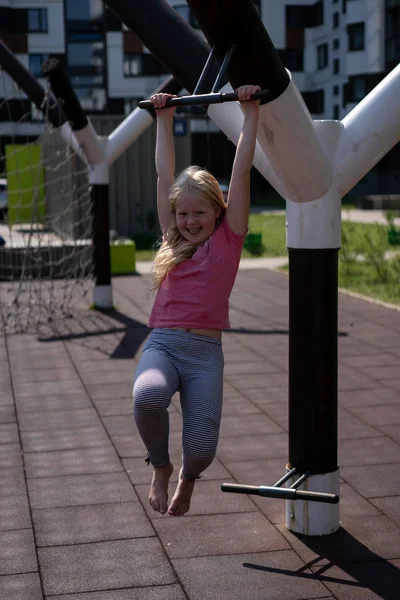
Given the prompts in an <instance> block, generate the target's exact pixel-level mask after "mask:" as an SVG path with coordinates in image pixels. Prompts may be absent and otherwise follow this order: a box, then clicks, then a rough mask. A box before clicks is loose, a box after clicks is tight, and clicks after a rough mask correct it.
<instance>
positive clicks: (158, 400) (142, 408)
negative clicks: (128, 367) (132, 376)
mask: <svg viewBox="0 0 400 600" xmlns="http://www.w3.org/2000/svg"><path fill="white" fill-rule="evenodd" d="M169 403H170V398H169V395H168V393H167V391H166V390H165V389H162V388H158V387H150V386H146V385H140V383H139V384H137V385H136V384H135V386H134V388H133V406H134V411H135V413H137V412H140V413H155V412H158V411H164V410H165V409H166V408H168V406H169Z"/></svg>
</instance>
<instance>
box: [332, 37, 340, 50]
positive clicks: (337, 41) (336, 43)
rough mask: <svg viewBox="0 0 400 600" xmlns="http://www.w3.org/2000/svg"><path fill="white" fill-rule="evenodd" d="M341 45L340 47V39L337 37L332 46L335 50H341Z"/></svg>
mask: <svg viewBox="0 0 400 600" xmlns="http://www.w3.org/2000/svg"><path fill="white" fill-rule="evenodd" d="M339 47H340V39H339V38H335V39H334V40H333V42H332V48H333V50H339Z"/></svg>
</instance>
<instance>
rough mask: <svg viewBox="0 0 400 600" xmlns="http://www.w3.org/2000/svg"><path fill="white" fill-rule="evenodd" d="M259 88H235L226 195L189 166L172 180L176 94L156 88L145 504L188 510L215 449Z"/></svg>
mask: <svg viewBox="0 0 400 600" xmlns="http://www.w3.org/2000/svg"><path fill="white" fill-rule="evenodd" d="M259 89H260V88H259V86H253V85H246V86H242V87H240V88H238V90H237V94H238V98H239V101H240V104H241V107H242V110H243V112H244V122H243V128H242V131H241V134H240V138H239V142H238V145H237V149H236V155H235V160H234V164H233V169H232V176H231V181H230V186H229V192H228V198H227V202H226V203H225V202H224V199H223V195H222V192H221V189H220V187H219V185H218V182H217V181H216V179H215V178H214V177H213V176H212V175H211V173H209V172H208V171H206V170H204V169H200V168H198V167H193V166H192V167H189V168H187V169H186V170H185V171H183V173H181V174H180V175H179V176H178V178H177V179H176V181H175V153H174V147H173V129H172V125H173V114H174V111H175V107H165V102H166V100H167V99H168V98H170V97H172V96H171V95H169V94H155V95H154V96H152V98H151V101H152V103H153V106H154V108H155V110H156V114H157V139H156V169H157V174H158V182H157V206H158V216H159V220H160V227H161V230H162V233H163V243H162V246H161V248H160V249H159V250H158V252H157V254H156V256H155V260H154V272H153V288H154V289H156V290H157V295H156V298H155V302H154V305H153V309H152V312H151V315H150V320H149V327H152V328H153V331H152V332H151V334H150V336H149V337H148V339H147V341H146V343H145V346H144V348H143V352H142V356H141V359H140V362H139V365H138V368H137V371H136V375H135V381H134V386H133V399H134V416H135V421H136V425H137V428H138V430H139V433H140V435H141V437H142V440H143V442H144V444H145V446H146V448H147V451H148V458H147V461H148V462H151V464H152V465H153V469H154V471H153V478H152V482H151V485H150V492H149V502H150V505H151V506H152V507H153V509H154V510H156V511H158V512H160V513H162V514H164V513H166V512H167V510H168V514H170V515H174V516H181V515H184V514H185V513H186V512H187V511H188V510H189V506H190V499H191V496H192V493H193V488H194V484H195V481H196V479H198V478H199V477H200V473H202V471H204V470H205V469H206V468H207V467H208V466H209V465H210V464H211V462H212V461H213V459H214V457H215V453H216V448H217V443H218V436H219V428H220V421H221V409H222V381H223V366H224V358H223V353H222V344H221V332H222V329H226V328H229V327H230V325H229V318H228V301H229V296H230V294H231V291H232V287H233V284H234V281H235V277H236V273H237V271H238V267H239V261H240V255H241V251H242V247H243V243H244V239H245V237H246V232H247V223H248V216H249V208H250V169H251V166H252V162H253V155H254V150H255V141H256V131H257V123H258V114H259V100H252V99H251V97H252V94H253V93H255V92H256V91H257V90H259ZM177 390H179V391H180V400H181V406H182V417H183V434H182V468H181V470H180V474H179V481H178V485H177V488H176V491H175V494H174V496H173V498H172V501H171V504H170V505H169V507H168V482H169V479H170V477H171V474H172V471H173V465H172V463H171V461H170V457H169V451H168V438H169V417H168V407H169V404H170V401H171V398H172V396H173V395H174V394H175V392H176V391H177Z"/></svg>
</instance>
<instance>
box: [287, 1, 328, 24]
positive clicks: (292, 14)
mask: <svg viewBox="0 0 400 600" xmlns="http://www.w3.org/2000/svg"><path fill="white" fill-rule="evenodd" d="M323 6H324V5H323V3H322V2H317V3H316V4H313V5H311V6H297V5H286V7H285V13H286V27H287V28H288V29H305V28H307V27H317V26H318V25H322V23H323Z"/></svg>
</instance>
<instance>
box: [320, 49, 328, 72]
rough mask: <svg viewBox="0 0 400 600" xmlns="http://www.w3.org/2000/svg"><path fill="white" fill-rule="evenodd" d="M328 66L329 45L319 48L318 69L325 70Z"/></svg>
mask: <svg viewBox="0 0 400 600" xmlns="http://www.w3.org/2000/svg"><path fill="white" fill-rule="evenodd" d="M327 66H328V44H320V45H319V46H317V68H318V69H319V70H320V69H325V67H327Z"/></svg>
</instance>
